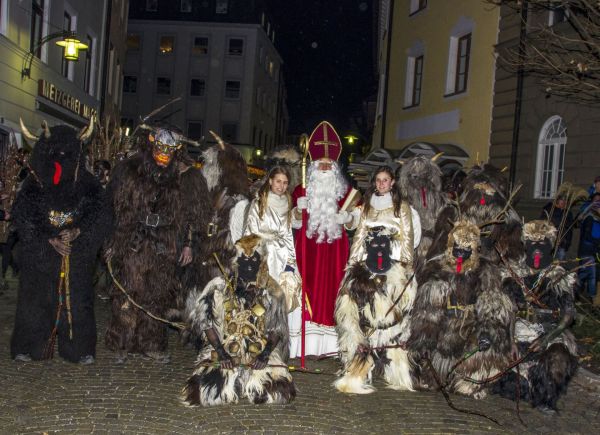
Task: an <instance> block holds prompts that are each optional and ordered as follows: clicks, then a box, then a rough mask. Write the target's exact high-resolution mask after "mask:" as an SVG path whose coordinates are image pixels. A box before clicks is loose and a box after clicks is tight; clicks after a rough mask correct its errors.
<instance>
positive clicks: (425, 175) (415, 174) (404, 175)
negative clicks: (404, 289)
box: [396, 154, 447, 259]
mask: <svg viewBox="0 0 600 435" xmlns="http://www.w3.org/2000/svg"><path fill="white" fill-rule="evenodd" d="M439 156H440V154H438V155H436V156H434V157H432V158H431V159H430V158H427V157H424V156H417V157H413V158H411V159H409V160H408V161H406V162H405V163H403V164H402V166H401V167H400V169H399V170H398V171H397V172H398V177H396V178H398V182H399V183H400V191H401V192H402V196H403V197H404V198H406V199H407V200H408V203H409V204H410V205H411V206H412V207H413V208H414V209H415V210H416V211H417V212H418V213H419V218H420V221H421V243H420V244H419V247H418V250H417V259H424V257H425V254H426V253H427V251H428V250H429V247H430V246H431V242H432V241H433V238H434V228H435V223H436V221H437V217H438V214H439V213H440V211H441V210H442V209H443V208H444V207H445V206H446V205H447V199H446V194H445V193H444V192H442V171H441V170H440V168H439V166H438V165H437V164H436V163H435V161H436V160H437V158H438V157H439Z"/></svg>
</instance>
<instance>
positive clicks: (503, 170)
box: [500, 166, 508, 172]
mask: <svg viewBox="0 0 600 435" xmlns="http://www.w3.org/2000/svg"><path fill="white" fill-rule="evenodd" d="M506 171H508V166H505V167H503V168H502V169H500V172H506Z"/></svg>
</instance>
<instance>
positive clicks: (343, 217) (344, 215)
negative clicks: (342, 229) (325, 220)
mask: <svg viewBox="0 0 600 435" xmlns="http://www.w3.org/2000/svg"><path fill="white" fill-rule="evenodd" d="M334 219H335V223H336V224H338V225H344V224H347V223H348V222H350V221H351V220H352V215H351V214H350V213H348V212H347V211H345V210H342V211H340V212H339V213H337V214H336V215H335V217H334Z"/></svg>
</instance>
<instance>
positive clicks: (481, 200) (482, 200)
mask: <svg viewBox="0 0 600 435" xmlns="http://www.w3.org/2000/svg"><path fill="white" fill-rule="evenodd" d="M479 205H485V196H483V194H481V198H480V199H479Z"/></svg>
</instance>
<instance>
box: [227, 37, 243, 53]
mask: <svg viewBox="0 0 600 435" xmlns="http://www.w3.org/2000/svg"><path fill="white" fill-rule="evenodd" d="M227 54H228V55H230V56H241V55H242V54H244V40H243V39H241V38H229V41H228V44H227Z"/></svg>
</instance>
